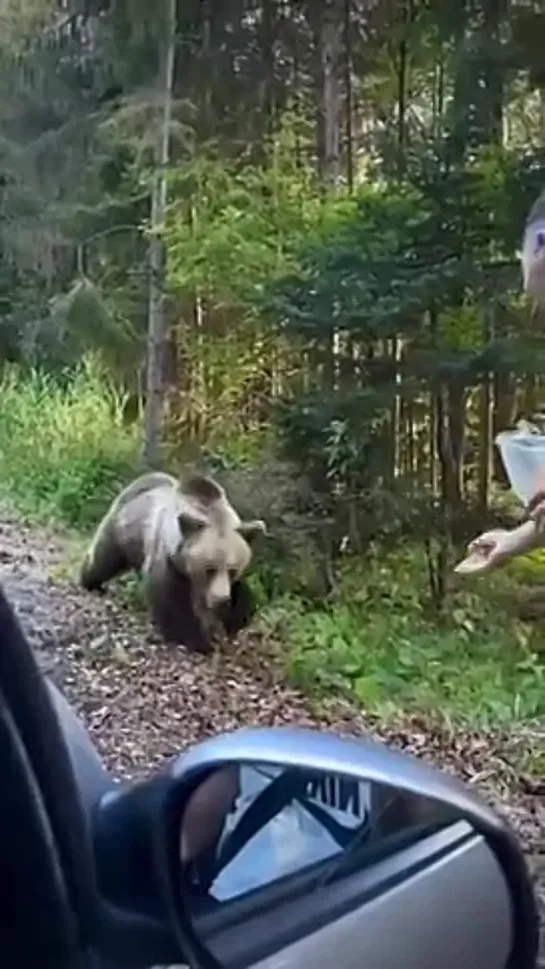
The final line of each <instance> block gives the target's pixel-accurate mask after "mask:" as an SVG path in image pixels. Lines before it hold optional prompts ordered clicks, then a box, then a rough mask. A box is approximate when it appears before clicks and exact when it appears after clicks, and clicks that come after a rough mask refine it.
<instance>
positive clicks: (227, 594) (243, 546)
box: [172, 476, 266, 612]
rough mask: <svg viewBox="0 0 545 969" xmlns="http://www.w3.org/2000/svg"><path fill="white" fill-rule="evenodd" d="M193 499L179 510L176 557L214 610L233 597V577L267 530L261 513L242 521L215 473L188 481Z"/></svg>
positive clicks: (186, 489)
mask: <svg viewBox="0 0 545 969" xmlns="http://www.w3.org/2000/svg"><path fill="white" fill-rule="evenodd" d="M184 495H185V497H186V498H188V499H190V500H188V502H187V507H184V509H183V510H181V511H180V512H179V514H178V526H179V529H180V533H181V539H182V540H181V543H180V545H179V546H178V548H177V550H176V553H175V556H174V557H173V559H172V561H173V564H174V565H175V567H176V569H177V570H178V571H180V572H182V573H183V574H185V575H187V577H188V578H189V580H190V582H191V585H192V588H193V591H194V594H195V595H196V597H197V599H198V600H199V602H200V604H201V606H202V607H203V608H204V609H205V610H206V611H210V612H213V611H215V610H217V609H218V608H219V607H220V606H222V605H224V604H225V603H226V602H229V600H230V598H231V590H232V586H233V583H234V582H235V581H236V580H237V579H239V578H240V576H241V575H242V574H243V572H245V571H246V569H247V568H248V566H249V564H250V561H251V558H252V544H253V542H254V540H255V538H256V537H257V536H258V535H264V534H266V526H265V523H264V522H263V521H261V520H260V519H254V520H252V521H246V522H244V521H241V520H240V518H239V516H238V515H237V513H236V512H235V510H234V508H233V507H232V506H231V505H230V503H229V501H228V499H227V497H226V494H225V491H224V490H223V488H221V487H220V486H219V485H218V484H217V483H216V482H215V481H214V480H213V479H210V478H204V477H200V476H199V477H197V476H196V477H194V478H192V479H190V480H189V481H186V482H185V485H184Z"/></svg>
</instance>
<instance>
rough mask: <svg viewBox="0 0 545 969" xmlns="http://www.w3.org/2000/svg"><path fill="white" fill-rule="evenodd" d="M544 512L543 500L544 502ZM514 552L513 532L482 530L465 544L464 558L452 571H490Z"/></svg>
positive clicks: (499, 529)
mask: <svg viewBox="0 0 545 969" xmlns="http://www.w3.org/2000/svg"><path fill="white" fill-rule="evenodd" d="M544 512H545V502H544ZM514 554H516V548H515V547H514V543H513V532H510V531H508V530H507V529H504V528H496V529H493V530H491V531H489V532H483V534H482V535H479V536H478V537H477V538H474V539H473V541H472V542H470V543H469V545H468V546H467V555H466V557H465V559H463V560H462V561H461V562H459V563H458V565H457V566H456V567H455V569H454V571H455V572H457V573H458V574H459V575H467V574H469V573H476V572H478V573H480V572H491V571H492V569H496V568H498V567H499V566H500V565H502V564H503V563H504V562H506V561H507V560H508V559H510V558H512V557H513V555H514Z"/></svg>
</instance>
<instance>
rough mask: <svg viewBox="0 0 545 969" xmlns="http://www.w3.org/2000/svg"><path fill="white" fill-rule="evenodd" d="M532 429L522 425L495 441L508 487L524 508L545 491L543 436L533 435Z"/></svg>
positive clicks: (501, 434)
mask: <svg viewBox="0 0 545 969" xmlns="http://www.w3.org/2000/svg"><path fill="white" fill-rule="evenodd" d="M534 427H535V425H532V424H528V423H527V422H521V423H520V424H519V426H518V427H517V428H516V429H515V430H514V431H501V433H500V434H498V435H497V437H496V440H495V444H496V446H497V447H498V450H499V452H500V454H501V459H502V462H503V466H504V468H505V470H506V472H507V476H508V478H509V483H510V485H511V488H512V489H513V491H514V492H515V494H516V496H517V498H518V499H519V501H521V502H522V504H523V505H527V504H528V503H529V501H530V500H531V499H532V498H533V497H534V495H535V494H536V492H537V491H539V490H541V489H543V488H545V434H540V433H536V431H537V428H536V429H535V431H534Z"/></svg>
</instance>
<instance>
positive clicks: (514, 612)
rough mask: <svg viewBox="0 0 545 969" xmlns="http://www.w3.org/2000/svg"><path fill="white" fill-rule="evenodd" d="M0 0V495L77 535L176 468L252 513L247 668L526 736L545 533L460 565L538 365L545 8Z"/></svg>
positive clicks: (436, 1) (539, 654)
mask: <svg viewBox="0 0 545 969" xmlns="http://www.w3.org/2000/svg"><path fill="white" fill-rule="evenodd" d="M0 10H1V23H2V30H1V31H0V57H1V63H0V89H1V97H0V204H1V211H2V219H1V222H0V358H1V364H0V366H1V401H2V407H1V409H0V494H1V497H2V500H4V501H5V502H8V503H10V504H11V505H13V506H14V507H15V508H17V509H18V511H19V513H21V514H23V515H26V516H28V518H29V520H36V521H42V522H44V521H45V522H49V523H53V524H54V525H55V527H58V528H63V529H68V530H69V531H70V534H71V535H73V541H74V543H75V547H76V548H79V545H78V543H79V542H81V541H83V540H86V539H87V538H88V537H89V534H90V533H91V531H92V529H93V528H94V527H95V525H96V523H97V521H98V519H99V518H100V515H101V514H102V513H103V512H104V510H105V509H106V507H107V506H108V502H109V501H110V500H111V498H112V497H113V495H115V493H116V492H117V490H118V489H119V488H120V486H121V485H122V484H124V483H126V482H127V481H129V480H130V479H131V477H133V476H134V475H135V474H136V473H137V472H139V471H140V470H141V469H142V468H143V467H146V466H152V467H161V468H164V469H167V470H169V471H172V472H173V473H176V472H177V471H178V470H179V469H181V468H182V466H183V465H184V464H186V463H188V462H189V463H196V465H198V466H199V467H202V468H205V469H207V470H208V471H210V472H212V473H213V474H214V475H215V476H216V477H217V478H218V480H219V481H221V482H222V483H223V484H224V485H225V487H226V488H227V491H228V494H229V496H230V497H231V499H232V501H233V502H234V504H235V505H236V507H237V508H238V509H239V510H240V511H241V513H244V514H249V515H251V516H253V517H260V518H263V519H265V520H266V522H267V525H268V528H269V532H270V535H269V538H268V539H267V541H266V543H264V544H263V546H262V547H260V550H259V552H256V555H255V562H254V563H253V567H252V575H251V582H252V584H253V588H254V591H255V594H256V596H257V598H258V601H259V615H258V618H257V619H256V622H255V629H253V630H251V631H250V632H249V633H248V636H249V642H250V644H251V646H250V649H251V651H252V652H253V653H255V654H256V656H257V659H258V662H263V663H265V664H266V663H268V662H270V663H274V664H278V667H279V669H280V670H281V675H282V677H284V678H285V679H286V680H287V682H289V683H290V684H293V685H294V686H295V687H297V688H300V689H301V690H303V691H304V692H305V693H306V694H308V695H309V696H312V697H315V698H317V699H316V702H319V700H320V698H323V697H329V696H332V695H335V696H339V697H343V698H345V699H346V701H347V702H349V703H351V704H353V705H355V707H356V708H357V709H360V710H363V711H365V712H366V713H369V714H370V715H373V716H376V717H378V718H380V720H381V721H383V722H388V719H389V718H390V717H392V716H397V715H398V714H399V713H400V712H407V713H409V714H414V713H418V714H421V715H423V716H426V717H431V718H432V720H433V721H434V722H441V723H445V722H446V723H448V724H450V725H452V724H454V725H456V724H461V725H466V726H469V727H471V728H480V729H493V730H499V731H503V730H509V729H511V728H513V727H515V726H517V725H519V726H521V727H522V726H524V725H528V724H532V725H534V727H533V728H532V729H535V731H536V733H535V734H533V735H532V736H534V737H536V736H538V735H539V732H540V730H541V727H540V724H541V726H542V725H543V717H544V716H545V663H544V659H545V650H544V642H545V552H542V553H539V552H535V553H533V554H532V555H529V556H525V557H521V558H519V559H517V560H515V561H513V562H512V563H510V564H509V566H507V567H506V568H505V569H502V570H498V572H497V573H494V574H493V575H490V576H486V577H483V578H481V579H474V580H469V579H467V578H465V579H462V578H459V577H457V576H455V575H454V573H453V567H454V565H455V563H456V562H457V561H458V560H459V559H460V557H461V556H462V555H463V550H464V548H465V545H466V543H467V542H468V541H469V540H470V539H471V538H473V537H474V536H475V535H476V534H478V533H479V532H481V531H483V530H484V529H485V528H487V527H492V526H494V525H504V526H505V525H507V526H511V525H513V524H514V523H515V522H516V521H517V520H518V519H519V518H520V516H521V513H522V509H521V508H520V507H519V506H518V503H517V500H516V499H515V498H514V496H513V495H512V493H511V492H510V490H509V487H508V484H507V481H506V477H505V472H504V470H503V468H502V465H501V462H500V460H499V455H498V453H497V450H496V448H495V446H494V437H495V435H496V433H497V432H498V431H500V430H504V429H506V428H510V427H513V426H514V424H515V422H516V421H517V420H518V419H519V418H521V417H528V416H530V415H532V414H534V413H536V412H538V411H539V409H540V399H541V391H542V388H543V385H544V374H545V327H544V323H543V319H542V318H540V315H539V313H537V314H536V313H533V312H532V310H531V307H530V306H529V304H528V301H527V300H526V299H525V298H524V294H523V292H522V286H521V270H520V245H521V239H522V233H523V229H524V223H525V219H526V216H527V213H528V211H529V209H530V206H531V205H532V203H533V202H534V201H535V199H536V197H537V196H538V195H539V193H540V192H541V191H542V190H543V188H544V187H545V68H544V66H543V49H544V47H545V2H543V0H381V2H378V0H183V2H182V0H179V2H177V0H160V2H157V3H155V4H150V3H148V2H146V0H130V3H129V0H25V2H22V0H18V2H17V0H3V2H2V4H1V6H0ZM118 595H119V596H123V597H125V598H126V601H127V602H129V603H130V606H131V608H134V609H138V608H139V590H138V587H137V585H135V583H134V582H132V580H127V581H123V582H121V583H120V589H119V591H118ZM541 738H542V734H541ZM526 753H527V763H526V765H525V770H527V771H528V772H529V773H531V774H534V775H536V776H540V777H541V778H542V777H543V769H544V766H545V765H544V763H543V744H542V742H539V743H538V742H537V741H536V743H535V744H534V745H532V744H528V745H527V752H526Z"/></svg>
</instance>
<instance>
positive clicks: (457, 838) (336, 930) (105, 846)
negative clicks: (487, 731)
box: [94, 727, 539, 969]
mask: <svg viewBox="0 0 545 969" xmlns="http://www.w3.org/2000/svg"><path fill="white" fill-rule="evenodd" d="M94 844H95V857H96V863H97V873H98V881H99V888H100V891H101V895H102V898H103V899H107V900H108V902H109V904H110V905H115V906H116V909H117V910H118V911H125V912H127V913H128V912H131V913H132V914H133V917H132V919H131V921H130V922H127V924H126V926H125V928H124V929H123V932H122V934H120V933H118V942H117V945H116V949H117V951H118V952H121V950H123V951H125V952H128V951H129V949H131V950H132V951H136V948H137V947H138V946H139V947H140V951H141V953H142V955H143V952H144V948H143V947H144V946H146V947H147V950H148V951H151V950H152V948H153V945H155V946H156V947H157V952H158V953H159V949H160V951H161V952H162V953H163V956H162V961H163V962H164V961H170V962H172V961H176V962H178V963H179V962H184V963H188V964H189V965H191V966H192V969H220V967H221V969H246V967H250V966H254V965H256V966H257V965H260V966H261V965H263V966H265V965H266V966H267V967H268V966H269V965H271V966H272V965H273V964H274V965H275V966H276V965H280V960H281V961H282V965H283V966H284V965H286V966H292V965H293V966H294V967H295V966H302V965H304V966H306V965H313V966H318V967H319V969H320V967H322V966H323V967H324V969H326V967H327V969H330V967H331V965H335V966H337V967H338V969H352V967H356V966H357V967H360V966H365V969H389V967H394V966H395V967H399V966H400V965H402V966H403V967H404V969H413V967H414V969H437V967H439V966H440V967H441V969H460V967H461V966H463V967H464V969H473V967H474V969H483V967H485V966H486V969H515V967H516V969H534V967H535V965H536V961H537V950H538V932H539V928H538V917H537V910H536V902H535V899H534V896H533V891H532V887H531V882H530V878H529V874H528V871H527V868H526V864H525V860H524V856H523V854H522V851H521V848H520V847H519V845H518V843H517V840H516V838H515V837H514V835H513V833H512V832H511V830H510V828H509V827H508V825H507V824H506V823H505V822H504V821H503V820H502V818H501V817H500V816H499V815H497V814H496V813H495V812H494V811H493V810H492V809H491V808H489V807H488V806H487V805H486V804H485V803H484V802H483V801H482V800H481V798H480V797H478V796H477V795H476V794H475V793H474V792H473V791H471V790H470V789H469V788H468V787H466V786H465V785H464V784H462V783H461V782H460V781H458V780H456V779H454V778H452V777H450V776H449V775H445V774H443V773H442V772H440V771H438V770H435V769H433V768H431V767H429V766H427V765H425V764H423V763H421V762H420V761H417V760H416V759H414V758H413V757H411V756H409V755H407V754H402V753H399V752H396V751H393V750H391V749H389V748H388V747H386V746H385V745H384V744H381V743H378V742H375V741H370V740H359V739H357V740H356V739H347V738H342V737H339V736H337V735H335V734H328V733H325V732H318V731H313V730H303V729H298V728H287V727H286V728H283V727H280V728H261V729H246V730H238V731H236V732H234V733H230V734H225V735H223V736H220V737H217V738H214V739H211V740H208V741H205V742H204V743H202V744H199V745H198V746H196V747H195V748H193V749H192V750H191V751H190V752H189V753H188V754H186V755H185V756H183V757H178V758H176V759H175V760H174V761H173V762H172V763H171V764H170V765H168V767H167V768H166V769H165V770H163V771H161V772H160V773H159V774H156V775H155V776H154V777H152V778H150V779H149V780H147V781H142V782H139V783H138V784H136V785H129V786H128V787H126V788H121V789H119V788H118V789H117V790H115V791H111V792H109V793H107V794H106V795H105V796H104V797H103V798H102V800H101V802H100V804H99V806H98V810H97V811H95V813H94ZM136 912H139V913H140V915H139V919H140V921H135V920H134V914H135V913H136ZM144 917H145V918H146V919H147V922H146V923H144V921H142V920H143V919H144ZM152 921H153V923H154V924H155V926H156V930H154V931H155V932H156V934H155V935H154V934H153V933H152V932H151V927H152V925H151V923H152ZM146 925H147V929H146V932H145V931H144V929H145V927H146ZM161 933H162V936H161ZM108 937H110V938H113V936H112V933H111V931H105V932H104V934H103V940H104V945H103V946H102V949H103V951H106V949H109V951H110V952H112V951H113V949H112V943H111V942H110V945H109V946H108V945H107V944H106V942H107V939H108ZM161 938H162V942H161V945H160V946H159V942H160V940H161ZM153 939H156V941H155V942H153ZM135 947H136V948H135ZM167 955H168V958H166V956H167ZM156 961H160V960H156ZM148 964H149V963H148Z"/></svg>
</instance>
